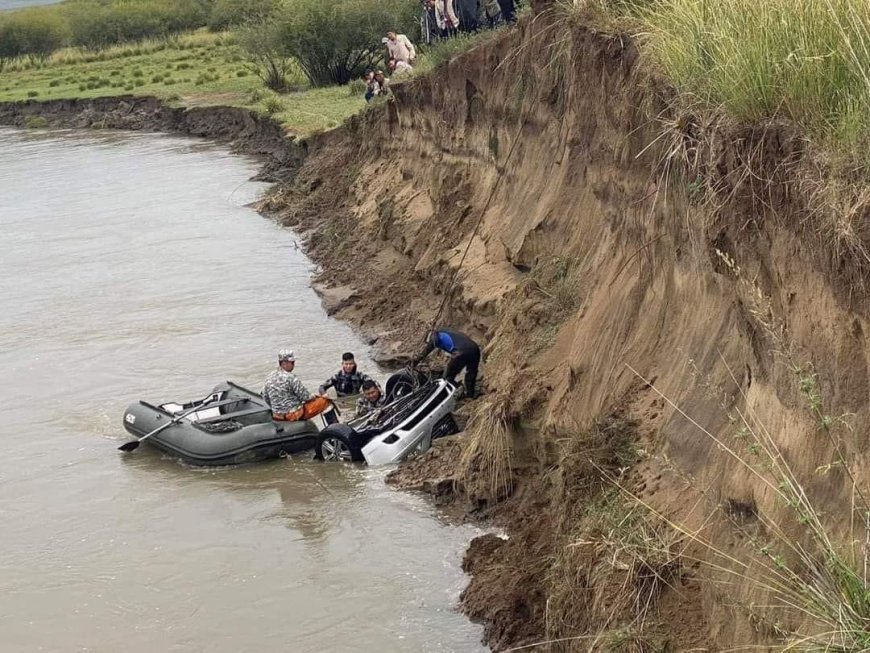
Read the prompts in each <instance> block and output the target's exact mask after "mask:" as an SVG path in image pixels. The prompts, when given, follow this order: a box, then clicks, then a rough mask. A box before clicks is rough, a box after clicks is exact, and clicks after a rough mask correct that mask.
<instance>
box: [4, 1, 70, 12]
mask: <svg viewBox="0 0 870 653" xmlns="http://www.w3.org/2000/svg"><path fill="white" fill-rule="evenodd" d="M62 1H63V0H0V11H11V10H13V9H24V8H25V7H35V6H36V5H56V4H57V3H59V2H62Z"/></svg>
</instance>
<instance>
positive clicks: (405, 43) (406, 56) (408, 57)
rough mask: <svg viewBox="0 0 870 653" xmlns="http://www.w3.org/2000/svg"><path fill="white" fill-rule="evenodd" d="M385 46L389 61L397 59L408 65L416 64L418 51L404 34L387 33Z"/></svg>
mask: <svg viewBox="0 0 870 653" xmlns="http://www.w3.org/2000/svg"><path fill="white" fill-rule="evenodd" d="M384 45H386V46H387V51H388V53H389V56H388V57H387V59H395V60H396V61H404V62H405V63H406V64H408V65H412V64H413V63H414V59H416V58H417V51H416V50H415V49H414V44H413V43H411V40H410V39H409V38H408V37H407V36H405V35H404V34H396V33H395V32H387V37H386V38H385V39H384Z"/></svg>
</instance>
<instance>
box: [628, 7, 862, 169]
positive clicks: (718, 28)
mask: <svg viewBox="0 0 870 653" xmlns="http://www.w3.org/2000/svg"><path fill="white" fill-rule="evenodd" d="M620 5H621V6H622V8H623V11H626V9H625V6H626V5H630V6H629V8H628V9H627V11H629V12H630V13H633V14H634V16H635V17H637V18H638V19H639V20H640V21H641V23H642V25H643V28H644V29H645V31H646V34H645V39H646V41H647V44H648V45H649V47H650V48H651V49H652V51H653V53H654V55H655V57H656V59H657V61H658V63H659V64H660V65H661V66H662V67H663V69H664V72H665V73H666V74H667V75H668V76H669V77H670V78H671V79H672V80H673V81H674V82H675V83H676V85H677V86H678V87H679V88H680V89H682V90H684V91H687V92H689V93H691V94H693V95H695V96H697V97H698V98H699V99H701V100H702V101H704V102H706V103H709V104H711V105H713V106H717V107H719V106H721V107H724V108H725V109H727V111H728V112H729V113H730V114H732V115H733V116H735V117H736V118H738V119H741V120H748V121H757V120H761V119H767V118H773V117H785V118H788V119H790V120H793V121H794V122H796V123H797V124H798V125H800V126H801V127H803V128H804V129H805V130H807V131H808V132H809V133H810V134H812V135H814V136H816V137H818V138H820V139H821V140H822V141H824V142H825V143H826V144H829V145H833V146H835V147H836V148H837V149H838V150H840V151H843V152H848V153H853V154H857V155H861V156H865V155H866V154H865V152H864V149H865V148H866V145H867V144H868V140H870V139H868V136H870V3H868V2H863V1H859V2H856V1H855V0H764V1H762V2H759V1H758V0H652V1H650V0H644V1H640V0H636V1H635V2H631V3H626V2H621V3H620ZM865 160H866V159H865Z"/></svg>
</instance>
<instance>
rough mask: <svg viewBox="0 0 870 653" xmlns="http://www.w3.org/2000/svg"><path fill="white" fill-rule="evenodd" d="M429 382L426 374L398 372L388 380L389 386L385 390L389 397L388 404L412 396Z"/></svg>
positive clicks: (410, 371) (408, 371) (412, 371)
mask: <svg viewBox="0 0 870 653" xmlns="http://www.w3.org/2000/svg"><path fill="white" fill-rule="evenodd" d="M428 380H429V379H428V377H427V376H426V375H425V374H423V373H422V372H418V371H416V370H402V371H401V372H396V373H395V374H393V375H392V376H390V378H389V379H387V384H386V386H385V388H384V390H385V392H386V395H387V403H389V402H391V401H393V400H394V399H398V398H399V397H404V396H405V395H408V394H411V393H412V392H413V391H414V390H416V389H417V388H419V387H420V386H421V385H425V384H426V382H427V381H428Z"/></svg>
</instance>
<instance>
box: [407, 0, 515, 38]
mask: <svg viewBox="0 0 870 653" xmlns="http://www.w3.org/2000/svg"><path fill="white" fill-rule="evenodd" d="M516 20H517V3H516V0H423V17H422V19H421V21H420V26H421V32H422V35H423V41H424V42H426V43H432V41H435V40H437V39H439V38H448V37H451V36H454V35H456V34H458V33H459V32H476V31H478V30H480V29H483V28H493V27H495V26H496V25H497V24H498V23H499V21H504V22H506V23H514V22H516Z"/></svg>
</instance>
